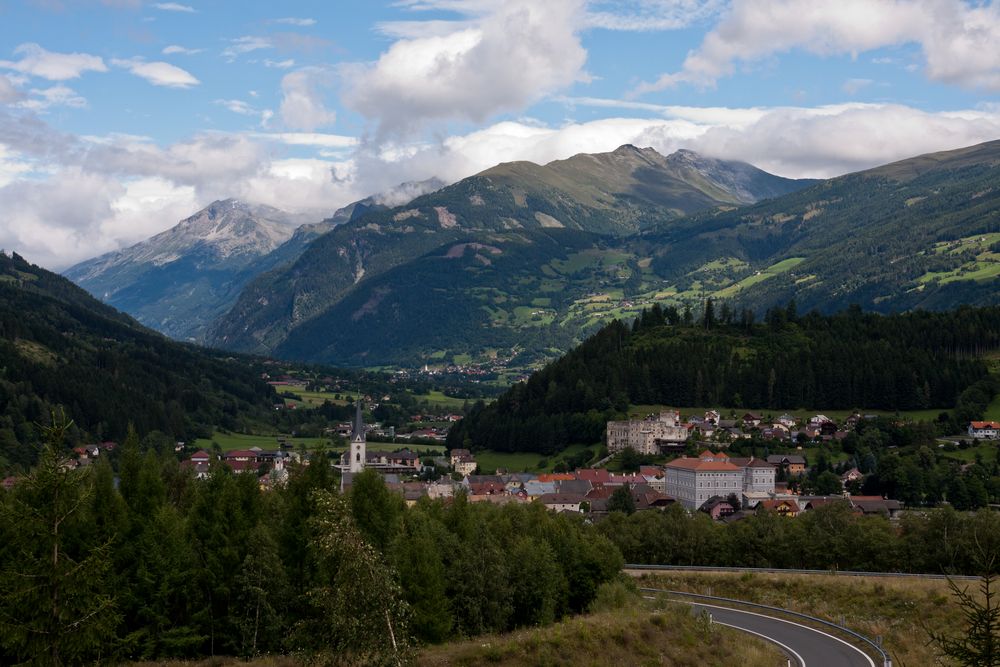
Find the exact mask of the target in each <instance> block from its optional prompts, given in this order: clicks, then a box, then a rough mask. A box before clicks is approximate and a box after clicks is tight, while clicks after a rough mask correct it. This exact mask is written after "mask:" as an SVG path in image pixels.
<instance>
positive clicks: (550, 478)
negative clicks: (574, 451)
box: [538, 472, 576, 482]
mask: <svg viewBox="0 0 1000 667" xmlns="http://www.w3.org/2000/svg"><path fill="white" fill-rule="evenodd" d="M571 479H576V475H574V474H573V473H571V472H547V473H542V474H541V475H539V476H538V481H539V482H565V481H568V480H571Z"/></svg>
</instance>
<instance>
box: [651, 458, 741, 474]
mask: <svg viewBox="0 0 1000 667" xmlns="http://www.w3.org/2000/svg"><path fill="white" fill-rule="evenodd" d="M666 467H668V468H680V469H681V470H698V471H708V472H732V471H737V470H739V468H737V467H736V466H734V465H733V464H732V463H730V462H729V461H703V460H701V459H688V458H683V459H674V460H673V461H671V462H670V463H668V464H667V466H666Z"/></svg>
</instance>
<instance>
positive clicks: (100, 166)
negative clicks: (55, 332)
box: [0, 0, 1000, 270]
mask: <svg viewBox="0 0 1000 667" xmlns="http://www.w3.org/2000/svg"><path fill="white" fill-rule="evenodd" d="M998 45H1000V0H996V1H995V2H993V1H985V0H983V1H978V0H977V1H966V0H838V1H837V2H827V1H826V0H622V1H620V2H611V1H606V0H398V1H395V2H379V1H376V0H363V1H355V2H350V1H347V0H326V1H316V2H295V1H293V0H288V1H286V2H281V3H274V2H253V1H249V0H246V1H242V2H224V1H222V0H212V1H209V0H190V1H188V0H185V1H184V2H147V1H144V0H20V1H17V2H12V1H8V0H0V248H3V249H5V250H7V251H16V252H18V253H19V254H22V255H23V256H25V257H26V258H27V259H29V260H30V261H32V262H35V263H38V264H40V265H42V266H45V267H47V268H50V269H53V270H63V269H65V268H68V267H69V266H71V265H73V264H75V263H77V262H79V261H82V260H84V259H87V258H90V257H93V256H96V255H100V254H102V253H105V252H110V251H114V250H116V249H119V248H122V247H125V246H128V245H132V244H134V243H136V242H138V241H141V240H143V239H145V238H147V237H149V236H152V235H153V234H155V233H158V232H160V231H163V230H164V229H167V228H169V227H171V226H173V225H175V224H176V223H177V222H178V221H179V220H181V219H183V218H185V217H187V216H189V215H191V214H192V213H194V212H195V211H197V210H198V209H200V208H202V207H204V206H205V205H207V204H209V203H210V202H212V201H214V200H216V199H224V198H228V197H236V198H239V199H244V200H247V201H252V202H257V203H262V204H268V205H270V206H275V207H277V208H280V209H284V210H287V211H290V212H295V213H304V214H307V215H312V216H315V218H316V219H317V220H319V219H322V218H323V217H325V216H328V215H329V214H331V213H332V212H333V211H334V210H336V209H337V208H339V207H341V206H344V205H346V204H348V203H350V202H352V201H356V200H358V199H361V198H364V197H366V196H369V195H372V194H378V193H382V195H383V197H384V199H385V200H386V201H387V202H388V203H397V201H398V200H401V198H402V194H401V193H402V192H410V193H412V192H413V189H412V188H402V189H401V188H398V187H397V186H398V185H399V184H401V183H411V182H419V181H423V180H425V179H429V178H438V179H441V180H444V181H445V182H454V181H457V180H460V179H461V178H464V177H466V176H469V175H471V174H474V173H476V172H478V171H481V170H483V169H486V168H488V167H490V166H492V165H494V164H496V163H499V162H505V161H511V160H531V161H533V162H538V163H545V162H549V161H551V160H556V159H562V158H566V157H570V156H571V155H574V154H576V153H581V152H602V151H609V150H613V149H614V148H616V147H618V146H620V145H621V144H625V143H632V144H635V145H637V146H640V147H645V146H652V147H653V148H655V149H657V150H658V151H660V152H662V153H664V154H666V153H669V152H672V151H674V150H677V149H679V148H688V149H691V150H695V151H698V152H700V153H703V154H706V155H711V156H714V157H721V158H726V159H734V160H743V161H746V162H750V163H752V164H754V165H757V166H758V167H761V168H763V169H766V170H768V171H770V172H773V173H776V174H780V175H782V176H788V177H830V176H835V175H839V174H843V173H847V172H851V171H857V170H860V169H865V168H868V167H871V166H875V165H878V164H883V163H886V162H890V161H893V160H897V159H902V158H905V157H909V156H913V155H918V154H921V153H926V152H930V151H937V150H947V149H951V148H958V147H961V146H966V145H972V144H975V143H979V142H982V141H989V140H994V139H1000V47H998Z"/></svg>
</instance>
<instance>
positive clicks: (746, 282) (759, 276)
mask: <svg viewBox="0 0 1000 667" xmlns="http://www.w3.org/2000/svg"><path fill="white" fill-rule="evenodd" d="M804 261H805V257H789V258H788V259H784V260H782V261H780V262H778V263H777V264H772V265H771V266H769V267H767V268H766V269H764V270H762V271H758V272H757V273H755V274H754V275H752V276H748V277H746V278H744V279H743V280H741V281H740V282H738V283H735V284H733V285H730V286H729V287H726V288H725V289H722V290H719V291H717V292H716V293H715V294H714V296H716V297H717V298H720V299H722V298H729V297H731V296H735V295H736V294H737V293H739V292H741V291H743V290H745V289H746V288H748V287H752V286H754V285H756V284H757V283H759V282H763V281H765V280H767V279H768V278H773V277H774V276H776V275H778V274H779V273H784V272H785V271H790V270H791V269H793V268H795V267H796V266H798V265H799V264H801V263H802V262H804Z"/></svg>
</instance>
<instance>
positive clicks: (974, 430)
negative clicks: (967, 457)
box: [969, 422, 1000, 440]
mask: <svg viewBox="0 0 1000 667" xmlns="http://www.w3.org/2000/svg"><path fill="white" fill-rule="evenodd" d="M969 436H970V437H973V438H978V439H979V440H996V439H997V438H1000V422H972V423H970V424H969Z"/></svg>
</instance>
